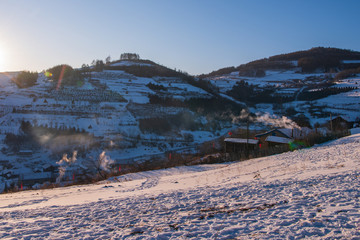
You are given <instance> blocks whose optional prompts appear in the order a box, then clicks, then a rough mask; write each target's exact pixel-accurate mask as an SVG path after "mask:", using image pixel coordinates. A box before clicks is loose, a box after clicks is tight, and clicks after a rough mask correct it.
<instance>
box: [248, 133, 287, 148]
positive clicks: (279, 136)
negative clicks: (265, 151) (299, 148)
mask: <svg viewBox="0 0 360 240" xmlns="http://www.w3.org/2000/svg"><path fill="white" fill-rule="evenodd" d="M255 139H257V140H259V144H260V147H261V148H269V147H275V146H281V145H288V144H289V143H290V142H291V141H293V138H292V137H290V136H289V135H287V134H286V133H284V132H283V131H280V130H279V129H273V130H271V131H268V132H265V133H261V134H257V135H255Z"/></svg>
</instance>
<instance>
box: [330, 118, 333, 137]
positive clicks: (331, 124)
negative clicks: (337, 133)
mask: <svg viewBox="0 0 360 240" xmlns="http://www.w3.org/2000/svg"><path fill="white" fill-rule="evenodd" d="M330 131H331V133H332V131H333V123H332V115H331V113H330Z"/></svg>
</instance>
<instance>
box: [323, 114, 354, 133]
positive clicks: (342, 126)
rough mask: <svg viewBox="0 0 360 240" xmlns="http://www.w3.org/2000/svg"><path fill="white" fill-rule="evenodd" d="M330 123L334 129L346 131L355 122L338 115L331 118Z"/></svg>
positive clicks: (330, 126)
mask: <svg viewBox="0 0 360 240" xmlns="http://www.w3.org/2000/svg"><path fill="white" fill-rule="evenodd" d="M328 124H329V126H328V127H329V129H330V130H332V131H345V130H348V129H351V128H352V127H353V125H354V123H353V122H350V121H348V120H346V119H345V118H343V117H340V116H338V117H336V118H334V119H331V120H330V121H329V123H328Z"/></svg>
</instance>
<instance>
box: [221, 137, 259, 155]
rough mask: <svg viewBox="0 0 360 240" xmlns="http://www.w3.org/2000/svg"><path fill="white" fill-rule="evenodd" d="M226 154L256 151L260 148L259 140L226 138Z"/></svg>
mask: <svg viewBox="0 0 360 240" xmlns="http://www.w3.org/2000/svg"><path fill="white" fill-rule="evenodd" d="M224 142H225V152H233V153H238V152H244V151H246V150H256V149H258V147H259V140H257V139H246V138H245V139H244V138H225V140H224Z"/></svg>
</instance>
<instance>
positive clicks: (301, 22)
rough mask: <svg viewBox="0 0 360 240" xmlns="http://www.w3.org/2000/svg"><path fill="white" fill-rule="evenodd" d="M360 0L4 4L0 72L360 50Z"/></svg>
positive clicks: (198, 66) (220, 62) (190, 65)
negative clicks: (124, 57)
mask: <svg viewBox="0 0 360 240" xmlns="http://www.w3.org/2000/svg"><path fill="white" fill-rule="evenodd" d="M359 8H360V1H357V0H353V1H351V0H347V1H340V0H339V1H332V0H326V1H323V0H316V1H310V0H301V1H297V0H293V1H288V0H287V1H282V0H273V1H267V0H263V1H260V0H251V1H250V0H248V1H242V0H234V1H232V0H218V1H211V0H128V1H121V0H106V1H100V0H98V1H95V0H86V1H85V0H61V1H60V0H51V1H48V0H32V1H28V0H22V1H20V0H2V1H0V71H4V70H7V71H17V70H25V69H26V70H36V71H41V70H43V69H47V68H49V67H52V66H54V65H57V64H62V63H67V64H70V65H72V66H73V67H80V66H81V65H82V64H83V63H87V64H90V63H91V61H92V60H93V59H105V58H106V57H107V56H109V55H110V56H111V58H112V59H113V60H116V59H118V58H119V57H120V54H121V53H124V52H135V53H138V54H139V55H140V57H141V58H144V59H150V60H153V61H155V62H157V63H160V64H163V65H165V66H168V67H170V68H177V69H181V70H183V71H186V72H188V73H190V74H201V73H208V72H211V71H213V70H217V69H219V68H222V67H228V66H238V65H240V64H243V63H246V62H249V61H252V60H256V59H259V58H264V57H269V56H272V55H275V54H281V53H287V52H292V51H297V50H305V49H309V48H312V47H317V46H324V47H338V48H345V49H352V50H356V51H360V31H359V30H358V29H359V27H358V23H359V19H358V12H359Z"/></svg>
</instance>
